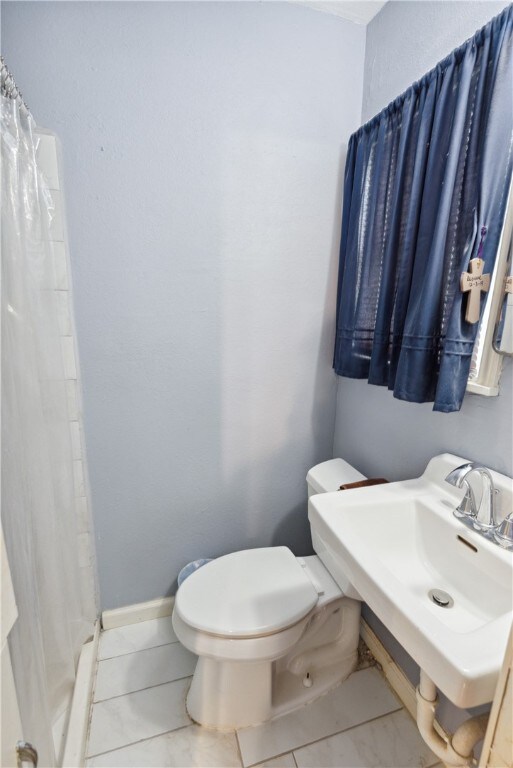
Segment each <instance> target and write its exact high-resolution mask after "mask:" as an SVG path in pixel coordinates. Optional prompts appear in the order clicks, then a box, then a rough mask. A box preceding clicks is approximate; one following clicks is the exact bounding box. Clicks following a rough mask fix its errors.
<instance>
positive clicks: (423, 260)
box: [334, 6, 513, 411]
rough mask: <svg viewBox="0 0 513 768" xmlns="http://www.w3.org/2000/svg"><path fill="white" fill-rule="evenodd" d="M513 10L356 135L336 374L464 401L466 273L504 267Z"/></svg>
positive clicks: (422, 397)
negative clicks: (474, 262) (500, 254)
mask: <svg viewBox="0 0 513 768" xmlns="http://www.w3.org/2000/svg"><path fill="white" fill-rule="evenodd" d="M512 31H513V6H509V7H508V8H506V9H505V10H504V11H503V12H502V13H501V14H500V15H499V16H497V17H496V18H495V19H493V20H492V21H491V22H490V23H489V24H487V25H486V26H485V27H483V29H481V30H479V31H478V32H477V33H476V34H475V35H474V37H472V38H471V39H470V40H468V41H467V42H466V43H464V44H463V45H462V46H460V47H459V48H457V49H456V50H455V51H453V52H452V53H451V54H450V55H449V56H447V57H446V58H445V59H444V60H443V61H442V62H440V63H439V64H438V65H437V66H436V67H435V68H434V69H433V70H431V71H430V72H429V73H428V74H426V75H425V76H424V77H423V78H422V79H421V80H419V81H418V82H417V83H415V84H414V85H412V86H411V87H410V88H409V89H408V90H407V91H406V92H405V93H404V94H402V95H401V96H400V97H398V98H397V99H396V100H395V101H394V102H392V103H391V104H390V105H389V106H388V107H386V109H384V110H383V111H382V112H381V113H379V114H378V115H376V117H374V118H373V119H372V120H370V121H369V122H368V123H366V124H365V125H364V126H362V127H361V128H360V129H359V130H358V131H357V132H356V133H354V134H353V136H352V137H351V139H350V141H349V147H348V154H347V160H346V168H345V179H344V206H343V215H342V238H341V248H340V268H339V280H338V299H337V328H336V342H335V357H334V368H335V371H336V372H337V373H338V374H340V375H342V376H350V377H353V378H367V379H368V381H369V383H372V384H380V385H386V386H388V387H389V389H392V390H393V392H394V396H395V397H398V398H400V399H403V400H409V401H412V402H426V401H434V409H435V410H439V411H455V410H459V408H460V407H461V402H462V400H463V396H464V393H465V387H466V382H467V378H468V372H469V367H470V361H471V355H472V349H473V343H474V339H475V335H476V332H477V327H478V325H477V324H471V323H469V322H467V320H465V305H466V301H467V299H466V298H465V299H463V293H462V292H461V290H460V276H461V274H462V273H463V272H465V271H467V269H468V265H469V262H470V260H471V259H472V258H475V257H476V256H477V255H478V253H479V256H480V258H482V259H483V260H484V262H485V271H486V272H487V273H491V272H492V270H493V265H494V261H495V255H496V252H497V248H498V243H499V239H500V235H501V230H502V225H503V221H504V213H505V207H506V202H507V195H508V190H509V184H510V180H511V172H512V161H513V64H512V61H513V59H512V37H513V35H512Z"/></svg>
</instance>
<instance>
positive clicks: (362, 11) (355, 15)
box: [298, 0, 387, 24]
mask: <svg viewBox="0 0 513 768" xmlns="http://www.w3.org/2000/svg"><path fill="white" fill-rule="evenodd" d="M298 1H299V2H300V4H301V5H307V6H308V7H309V8H313V9H314V10H316V11H322V12H323V13H331V14H333V15H335V16H342V17H343V18H344V19H349V21H354V22H355V23H356V24H368V23H369V21H371V19H373V18H374V16H376V14H377V13H379V12H380V10H381V9H382V8H383V6H384V5H386V2H387V0H384V2H380V1H379V0H353V2H350V0H348V2H335V1H333V2H332V1H331V0H326V1H324V0H319V2H316V1H315V0H298Z"/></svg>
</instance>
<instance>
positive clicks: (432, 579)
mask: <svg viewBox="0 0 513 768" xmlns="http://www.w3.org/2000/svg"><path fill="white" fill-rule="evenodd" d="M465 462H466V459H463V458H460V457H458V456H453V455H451V454H443V455H441V456H436V457H435V458H434V459H432V460H431V461H430V463H429V465H428V467H427V469H426V471H425V472H424V474H423V475H422V477H420V478H418V479H415V480H406V481H402V482H397V483H390V484H388V485H378V486H371V487H368V488H359V489H354V490H349V491H342V492H335V493H324V494H321V495H319V496H311V497H310V500H309V519H310V523H311V527H312V536H313V543H314V549H315V550H316V552H317V554H318V555H319V557H320V558H321V560H323V562H324V563H325V565H326V567H327V568H328V569H329V571H330V572H331V574H332V575H333V577H334V578H335V579H336V580H337V581H338V583H339V586H340V587H341V589H343V590H344V591H345V593H346V594H347V595H348V596H351V597H354V598H359V599H362V600H364V601H365V602H366V603H367V604H368V605H369V606H370V608H371V609H372V610H373V611H374V613H376V615H377V616H378V617H379V618H380V619H381V621H382V622H383V624H385V626H386V627H387V628H388V630H389V631H390V632H391V633H392V634H393V635H394V636H395V637H396V639H397V640H398V641H399V643H401V645H402V646H403V647H404V648H405V650H406V651H407V652H408V653H409V654H410V656H412V658H413V659H415V661H416V662H417V664H418V665H419V666H420V667H421V668H422V669H423V670H424V671H425V672H426V673H427V674H428V675H429V677H430V678H431V679H432V680H433V682H434V683H435V684H436V685H437V686H438V688H439V689H440V690H441V691H442V692H443V693H444V694H445V695H446V696H447V697H448V698H449V699H450V700H451V701H452V702H453V703H454V704H456V705H457V706H459V707H465V708H466V707H473V706H477V705H479V704H484V703H486V702H489V701H491V700H492V699H493V696H494V692H495V686H496V683H497V679H498V675H499V670H500V667H501V665H502V661H503V658H504V653H505V650H506V643H507V639H508V634H509V630H510V626H511V622H512V618H513V553H511V552H509V551H506V550H504V549H502V548H501V547H499V546H498V545H496V544H494V543H493V542H491V541H489V540H487V539H485V538H484V537H483V536H482V535H480V534H479V533H477V532H476V531H473V530H471V529H469V528H468V527H467V526H465V525H464V524H463V523H461V522H460V521H459V520H458V519H457V518H455V517H454V516H453V514H452V512H453V510H454V509H455V507H456V506H457V505H458V503H459V502H460V501H461V498H462V496H463V491H461V490H458V489H456V488H453V487H452V486H450V485H449V484H448V483H446V482H445V480H444V478H445V477H446V475H447V474H448V473H449V472H450V471H451V470H452V469H454V468H455V467H457V466H459V465H461V464H464V463H465ZM492 476H493V479H494V483H495V487H496V488H498V489H499V490H500V491H501V493H500V496H499V497H498V498H499V500H500V501H499V504H498V506H499V520H500V519H502V518H503V517H504V516H505V515H506V514H507V513H508V512H509V511H510V510H511V505H512V499H513V493H512V481H511V479H510V478H508V477H506V476H504V475H500V474H498V473H496V472H492ZM478 498H479V496H478ZM431 590H442V592H443V593H447V594H448V596H449V598H446V597H444V596H443V595H442V602H445V601H446V600H447V599H449V602H448V605H447V606H442V605H440V604H438V603H437V602H435V600H434V599H433V597H432V596H431V595H430V592H431ZM439 599H440V598H439Z"/></svg>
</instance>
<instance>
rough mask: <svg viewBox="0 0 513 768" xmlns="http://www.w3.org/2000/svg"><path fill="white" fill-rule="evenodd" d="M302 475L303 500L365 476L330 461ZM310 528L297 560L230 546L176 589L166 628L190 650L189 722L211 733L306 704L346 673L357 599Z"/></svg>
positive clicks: (280, 551)
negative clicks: (307, 547) (309, 547)
mask: <svg viewBox="0 0 513 768" xmlns="http://www.w3.org/2000/svg"><path fill="white" fill-rule="evenodd" d="M306 479H307V485H308V496H309V497H310V496H311V495H313V494H317V493H325V492H328V491H336V490H338V489H339V488H340V485H341V484H343V483H351V482H356V481H358V480H362V479H365V478H364V475H362V474H360V473H359V472H358V471H357V470H355V469H354V468H353V467H351V465H349V464H347V462H345V461H343V460H342V459H332V460H331V461H326V462H323V463H322V464H318V465H317V466H315V467H313V468H312V469H311V470H310V471H309V473H308V475H307V478H306ZM312 534H313V535H312V538H313V542H314V549H315V550H316V552H318V554H317V555H313V556H309V557H295V556H294V555H293V554H292V552H291V551H290V549H288V547H263V548H259V549H247V550H243V551H240V552H232V553H231V554H228V555H224V556H223V557H219V558H217V559H216V560H212V561H211V562H209V563H207V564H206V565H204V566H203V567H202V568H200V569H199V570H197V571H196V572H194V573H193V574H192V575H191V576H189V577H188V578H187V579H186V580H185V581H184V582H183V583H182V585H181V586H180V588H179V590H178V592H177V594H176V598H175V604H174V610H173V628H174V630H175V633H176V635H177V637H178V639H179V640H180V642H181V643H182V645H184V646H185V647H186V648H188V649H189V650H190V651H191V652H192V653H194V654H196V655H197V656H198V661H197V665H196V669H195V672H194V675H193V679H192V683H191V686H190V689H189V693H188V695H187V710H188V713H189V715H190V717H191V718H192V719H193V720H194V721H196V722H197V723H200V724H201V725H204V726H206V727H209V728H214V729H217V730H233V729H235V728H241V727H244V726H249V725H257V724H258V723H262V722H265V721H266V720H269V719H271V718H273V717H276V716H277V715H281V714H284V713H285V712H290V711H291V710H293V709H296V708H297V707H300V706H302V705H303V704H306V703H308V702H310V701H313V700H314V699H315V698H317V697H318V696H320V695H321V694H323V693H325V692H326V691H328V690H330V689H331V688H333V687H334V686H336V685H338V683H340V682H342V680H345V678H346V677H348V675H350V674H351V672H352V671H353V670H354V668H355V666H356V663H357V655H358V654H357V649H358V638H359V623H360V601H359V599H358V597H359V596H358V595H357V593H355V592H354V590H352V589H346V590H345V591H344V592H343V591H342V589H341V588H340V586H339V584H337V582H336V581H335V580H334V578H333V577H332V576H331V574H330V573H329V571H328V570H327V568H326V566H325V565H324V564H323V562H322V560H321V558H322V557H323V552H322V547H319V548H318V547H317V546H316V542H318V541H320V539H319V537H317V536H316V535H315V532H314V531H312ZM319 555H320V557H319ZM339 570H340V569H338V571H339ZM338 581H339V583H340V582H341V581H343V580H342V579H340V576H339V577H338Z"/></svg>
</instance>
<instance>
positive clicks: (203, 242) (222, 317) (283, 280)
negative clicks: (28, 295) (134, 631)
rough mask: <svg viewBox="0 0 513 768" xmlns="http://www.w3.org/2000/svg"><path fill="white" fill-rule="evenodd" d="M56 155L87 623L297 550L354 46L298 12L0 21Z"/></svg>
mask: <svg viewBox="0 0 513 768" xmlns="http://www.w3.org/2000/svg"><path fill="white" fill-rule="evenodd" d="M2 21H3V39H2V49H3V53H4V54H5V56H6V57H7V61H8V62H9V66H10V67H11V69H12V70H13V72H14V73H15V75H16V79H17V81H18V83H19V84H20V87H21V88H22V90H23V93H24V96H25V97H26V100H27V102H28V103H29V104H30V106H31V108H32V110H33V113H34V115H35V117H36V119H37V120H38V122H39V123H40V124H42V125H46V126H47V127H48V128H51V129H52V130H54V131H56V132H57V133H58V134H59V136H60V138H61V141H62V146H63V152H64V166H65V181H66V183H67V190H66V201H67V208H68V224H69V234H70V245H71V258H72V270H73V283H74V293H75V303H76V319H77V334H78V341H79V350H80V356H81V367H82V375H83V387H84V407H85V431H86V442H87V448H88V458H89V471H90V479H91V486H92V502H93V512H94V518H95V529H96V533H97V550H98V560H99V574H100V589H101V597H102V606H103V608H113V607H116V606H120V605H123V604H128V603H133V602H136V601H141V600H146V599H149V598H153V597H156V596H158V595H164V594H167V593H169V592H171V591H172V590H173V587H174V583H175V578H176V574H177V572H178V570H179V569H180V567H181V566H182V565H184V564H185V563H187V562H188V561H189V560H192V559H193V558H196V557H199V556H217V555H220V554H223V553H225V552H228V551H231V550H234V549H239V548H245V547H255V546H259V545H268V544H277V543H287V544H289V545H291V546H292V548H293V549H294V550H295V551H296V552H297V553H305V552H308V551H309V549H310V536H309V531H308V524H307V517H306V485H305V476H306V472H307V470H308V468H309V467H310V466H312V465H313V464H315V463H316V462H318V461H321V460H323V459H327V458H330V457H331V451H332V446H333V429H334V421H335V400H336V379H335V376H334V374H333V372H332V370H331V356H332V342H333V322H334V304H335V296H334V286H335V281H336V269H337V253H338V244H339V226H340V205H341V197H340V196H341V179H342V172H343V162H344V146H345V144H346V143H347V139H348V137H349V135H350V133H351V132H352V131H353V130H355V129H356V128H357V126H358V125H359V122H360V115H361V94H362V84H363V60H364V46H365V28H364V27H362V26H356V25H354V24H352V23H350V22H348V21H345V20H343V19H340V18H337V17H334V16H330V15H327V14H323V13H318V12H316V11H313V10H311V9H309V8H305V7H301V6H299V5H295V4H292V3H275V2H270V3H257V2H240V3H234V2H227V3H215V2H208V3H206V2H205V3H194V2H191V3H180V2H172V3H171V2H169V3H165V2H162V3H152V2H129V3H121V2H110V3H109V2H97V3H91V2H66V3H62V2H56V3H53V2H35V3H32V2H23V3H19V2H14V3H9V2H6V3H2Z"/></svg>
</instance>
